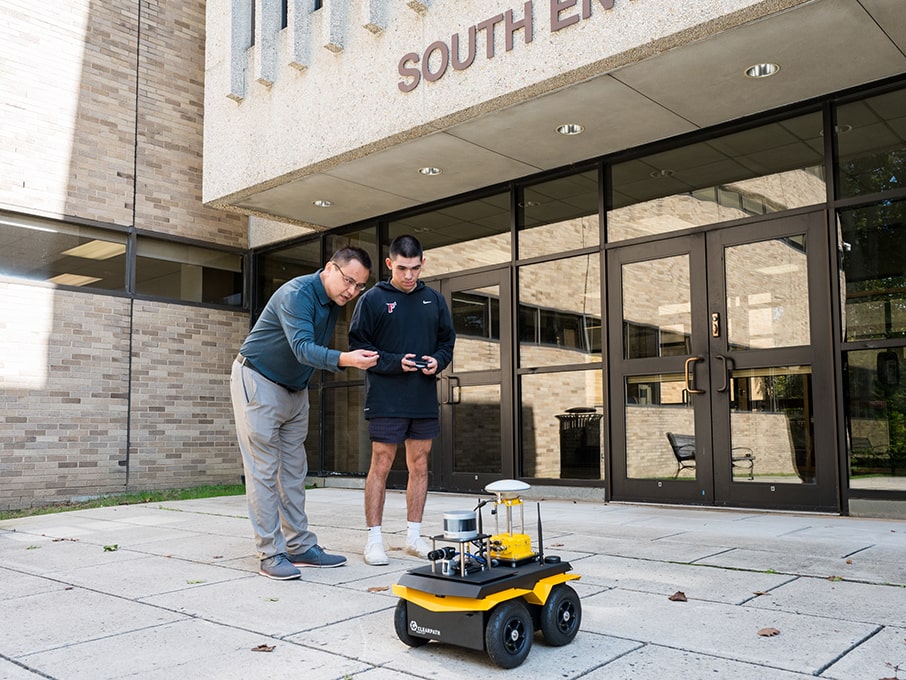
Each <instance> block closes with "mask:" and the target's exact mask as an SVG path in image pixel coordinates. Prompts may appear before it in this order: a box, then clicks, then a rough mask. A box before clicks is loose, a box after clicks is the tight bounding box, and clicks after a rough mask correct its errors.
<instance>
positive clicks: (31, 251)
mask: <svg viewBox="0 0 906 680" xmlns="http://www.w3.org/2000/svg"><path fill="white" fill-rule="evenodd" d="M0 245H2V248H0V274H2V275H3V276H11V277H16V278H23V279H30V280H33V281H48V282H50V283H56V284H58V285H61V286H79V287H84V288H94V289H103V290H114V291H123V290H126V234H122V233H117V232H114V231H109V230H106V229H95V228H92V227H83V226H80V225H75V224H67V223H65V222H58V221H54V220H44V219H41V218H37V217H31V216H24V215H15V214H12V213H5V212H0Z"/></svg>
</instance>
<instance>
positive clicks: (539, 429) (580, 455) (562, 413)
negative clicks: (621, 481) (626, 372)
mask: <svg viewBox="0 0 906 680" xmlns="http://www.w3.org/2000/svg"><path fill="white" fill-rule="evenodd" d="M521 386H522V401H521V417H522V449H521V450H522V467H523V474H524V475H525V476H527V477H541V478H546V479H601V478H602V477H603V468H602V465H601V461H602V452H603V450H604V449H603V446H602V442H603V438H602V437H603V435H602V431H603V423H602V420H603V405H602V399H603V397H602V395H603V387H602V373H601V371H600V370H593V371H585V370H583V371H572V372H569V373H544V374H533V375H523V376H522V379H521Z"/></svg>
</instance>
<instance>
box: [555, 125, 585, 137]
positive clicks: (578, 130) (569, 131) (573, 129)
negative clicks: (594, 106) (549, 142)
mask: <svg viewBox="0 0 906 680" xmlns="http://www.w3.org/2000/svg"><path fill="white" fill-rule="evenodd" d="M584 131H585V126H584V125H579V124H578V123H564V124H563V125H561V126H560V127H558V128H557V132H558V133H559V134H561V135H567V136H569V135H581V134H582V133H583V132H584Z"/></svg>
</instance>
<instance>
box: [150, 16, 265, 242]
mask: <svg viewBox="0 0 906 680" xmlns="http://www.w3.org/2000/svg"><path fill="white" fill-rule="evenodd" d="M204 13H205V3H204V2H200V1H194V2H162V1H160V0H158V1H157V2H145V3H142V14H141V19H142V31H141V43H140V53H139V64H138V68H139V89H138V102H139V103H138V150H137V165H138V176H137V177H136V181H137V187H138V191H137V196H136V218H135V226H136V227H138V228H141V229H149V230H151V231H154V232H157V233H161V234H174V235H178V236H185V237H188V238H193V239H199V240H201V241H207V242H209V243H218V244H221V245H226V246H234V247H239V248H244V247H246V245H247V242H248V236H247V230H246V224H247V218H246V217H244V216H240V215H234V214H230V213H225V212H223V211H220V210H212V209H210V208H206V207H205V206H203V205H202V203H201V172H202V123H203V122H204V43H205V17H204Z"/></svg>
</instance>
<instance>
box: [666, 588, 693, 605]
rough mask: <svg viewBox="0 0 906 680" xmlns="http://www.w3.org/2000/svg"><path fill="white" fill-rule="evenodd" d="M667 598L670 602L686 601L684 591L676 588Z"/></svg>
mask: <svg viewBox="0 0 906 680" xmlns="http://www.w3.org/2000/svg"><path fill="white" fill-rule="evenodd" d="M667 599H668V600H670V601H671V602H687V601H688V600H686V593H684V592H683V591H682V590H677V591H676V592H675V593H673V595H671V596H670V597H668V598H667Z"/></svg>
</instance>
